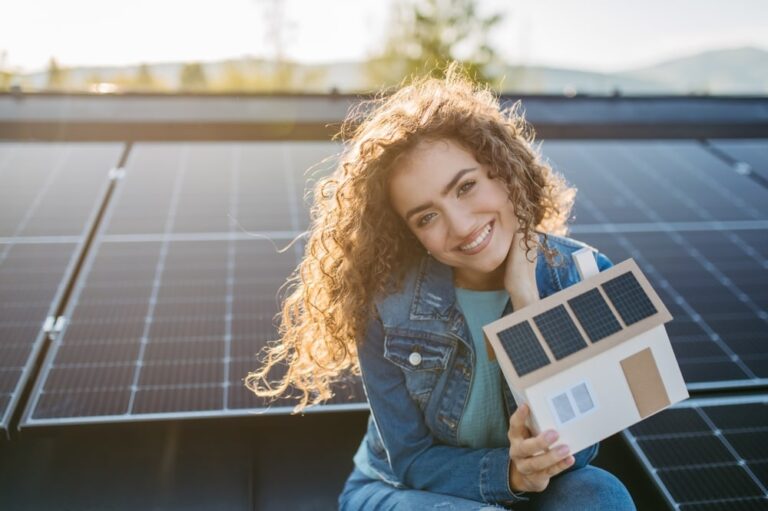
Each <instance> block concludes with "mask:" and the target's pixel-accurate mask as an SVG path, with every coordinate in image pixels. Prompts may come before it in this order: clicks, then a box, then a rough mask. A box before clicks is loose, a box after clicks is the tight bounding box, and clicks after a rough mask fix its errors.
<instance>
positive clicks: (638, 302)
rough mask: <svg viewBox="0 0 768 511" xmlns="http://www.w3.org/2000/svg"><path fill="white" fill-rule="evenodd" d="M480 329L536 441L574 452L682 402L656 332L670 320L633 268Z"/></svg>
mask: <svg viewBox="0 0 768 511" xmlns="http://www.w3.org/2000/svg"><path fill="white" fill-rule="evenodd" d="M573 257H574V259H575V260H576V264H577V267H578V268H579V272H580V273H581V276H582V280H581V282H578V283H577V284H574V285H573V286H571V287H569V288H566V289H564V290H562V291H559V292H557V293H555V294H553V295H551V296H548V297H546V298H545V299H543V300H541V301H539V302H536V303H535V304H532V305H529V306H528V307H526V308H524V309H521V310H519V311H515V312H513V313H512V314H509V315H508V316H505V317H503V318H501V319H499V320H497V321H495V322H493V323H491V324H489V325H486V326H485V327H483V330H484V333H485V336H486V340H487V341H488V342H489V343H490V345H491V346H492V348H493V352H494V354H495V356H496V358H497V359H498V362H499V366H500V367H501V370H502V373H503V374H504V377H505V378H506V380H507V382H508V383H509V387H510V389H511V390H512V393H513V395H514V397H515V400H516V401H517V403H518V404H522V403H528V405H529V407H530V409H531V418H530V423H529V426H530V429H531V430H532V431H533V432H534V434H538V433H539V432H540V431H544V430H547V429H555V430H557V431H558V432H559V433H560V439H559V441H558V445H559V444H565V445H568V446H569V447H570V449H571V452H578V451H580V450H582V449H584V448H585V447H588V446H590V445H592V444H594V443H595V442H599V441H600V440H602V439H604V438H606V437H608V436H610V435H613V434H614V433H616V432H618V431H621V430H622V429H624V428H627V427H629V426H631V425H632V424H635V423H637V422H639V421H640V420H642V419H644V418H645V417H648V416H650V415H652V414H654V413H656V412H659V411H661V410H663V409H664V408H666V407H668V406H670V405H671V404H673V403H676V402H679V401H681V400H683V399H685V398H687V397H688V392H687V390H686V388H685V382H684V381H683V377H682V374H681V373H680V368H679V366H678V364H677V360H676V359H675V355H674V353H673V351H672V346H671V344H670V342H669V337H668V336H667V332H666V329H665V328H664V323H666V322H668V321H670V320H671V319H672V316H671V315H670V314H669V311H668V310H667V309H666V307H665V306H664V304H663V303H662V301H661V300H660V299H659V297H658V295H656V293H655V292H654V290H653V288H652V287H651V285H650V283H649V282H648V280H647V279H646V277H645V275H644V274H643V273H642V271H640V268H639V267H638V266H637V264H636V263H635V261H634V260H632V259H628V260H626V261H623V262H622V263H620V264H617V265H615V266H613V267H611V268H608V269H607V270H605V271H602V272H599V271H598V269H597V264H596V263H595V257H594V251H592V250H591V249H589V248H584V249H581V250H579V251H578V252H576V253H574V254H573Z"/></svg>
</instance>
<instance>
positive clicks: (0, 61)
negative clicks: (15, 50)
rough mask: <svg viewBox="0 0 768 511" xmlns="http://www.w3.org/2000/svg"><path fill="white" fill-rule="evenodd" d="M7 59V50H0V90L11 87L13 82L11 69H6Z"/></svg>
mask: <svg viewBox="0 0 768 511" xmlns="http://www.w3.org/2000/svg"><path fill="white" fill-rule="evenodd" d="M7 60H8V51H7V50H2V51H0V90H3V91H5V90H8V89H10V88H11V83H12V82H13V76H14V73H13V71H10V70H8V69H6V61H7Z"/></svg>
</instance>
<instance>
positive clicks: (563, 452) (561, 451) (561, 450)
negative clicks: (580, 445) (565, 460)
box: [557, 445, 570, 456]
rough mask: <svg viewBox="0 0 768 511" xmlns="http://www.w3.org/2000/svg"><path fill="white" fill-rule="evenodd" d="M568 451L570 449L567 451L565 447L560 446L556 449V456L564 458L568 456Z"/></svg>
mask: <svg viewBox="0 0 768 511" xmlns="http://www.w3.org/2000/svg"><path fill="white" fill-rule="evenodd" d="M569 450H570V449H568V446H567V445H561V446H560V447H558V448H557V454H559V455H560V456H565V455H566V454H568V451H569Z"/></svg>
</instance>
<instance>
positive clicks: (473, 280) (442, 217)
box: [389, 139, 518, 289]
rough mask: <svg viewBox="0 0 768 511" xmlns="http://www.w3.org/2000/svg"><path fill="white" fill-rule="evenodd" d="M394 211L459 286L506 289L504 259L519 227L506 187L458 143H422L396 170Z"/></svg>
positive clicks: (392, 196) (392, 194) (392, 185)
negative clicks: (449, 268) (452, 275)
mask: <svg viewBox="0 0 768 511" xmlns="http://www.w3.org/2000/svg"><path fill="white" fill-rule="evenodd" d="M389 197H390V203H391V204H392V207H393V208H394V209H395V211H396V212H397V214H398V215H400V217H401V218H403V219H404V220H405V222H406V224H407V225H408V228H409V229H410V230H411V232H413V234H415V235H416V237H417V238H418V239H419V241H420V242H421V244H422V245H423V246H424V248H426V249H427V250H428V251H429V252H431V253H432V256H433V257H434V258H435V259H437V260H438V261H440V262H442V263H444V264H446V265H448V266H451V267H453V268H454V279H455V282H456V285H458V286H460V287H465V288H469V289H503V288H504V282H503V278H504V264H503V263H504V261H505V259H506V257H507V254H508V253H509V248H510V245H511V243H512V237H513V236H514V234H515V232H517V229H518V222H517V217H516V216H515V213H514V208H513V205H512V202H510V201H509V198H508V195H507V189H506V186H505V185H504V183H503V182H502V181H500V180H498V179H491V178H489V177H488V173H487V168H486V167H484V166H483V165H481V164H480V163H478V161H477V160H476V159H475V157H474V156H473V155H472V154H471V153H470V152H468V151H466V150H465V149H463V148H462V147H461V146H460V145H458V144H457V143H455V142H453V141H452V140H447V139H446V140H440V141H429V142H426V141H425V142H422V143H420V144H419V145H418V146H416V148H415V149H413V150H412V151H411V152H410V153H409V154H408V155H407V157H405V158H404V159H403V161H402V162H401V163H400V165H399V166H398V167H397V168H395V169H394V171H393V173H392V176H391V177H390V182H389Z"/></svg>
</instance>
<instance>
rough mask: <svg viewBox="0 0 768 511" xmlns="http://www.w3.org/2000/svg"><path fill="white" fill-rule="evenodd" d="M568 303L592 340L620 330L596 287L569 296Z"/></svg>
mask: <svg viewBox="0 0 768 511" xmlns="http://www.w3.org/2000/svg"><path fill="white" fill-rule="evenodd" d="M568 305H569V306H570V307H571V310H573V313H574V314H575V315H576V319H578V320H579V323H580V324H581V327H582V328H583V329H584V331H585V332H586V333H587V336H588V337H589V340H590V341H592V342H597V341H599V340H601V339H605V338H606V337H608V336H609V335H613V334H615V333H616V332H618V331H620V330H621V325H620V324H619V322H618V320H617V319H616V317H615V316H614V315H613V312H611V309H610V307H608V304H607V303H606V302H605V299H604V298H603V295H602V294H600V291H599V290H598V289H597V288H595V289H590V290H589V291H587V292H586V293H582V294H580V295H579V296H576V297H574V298H571V299H570V300H568Z"/></svg>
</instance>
